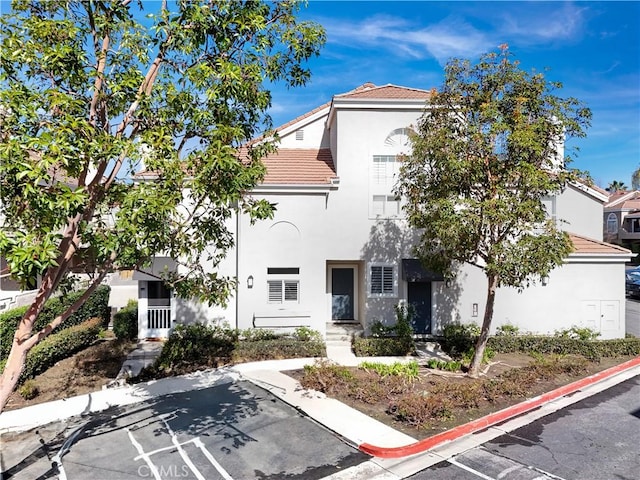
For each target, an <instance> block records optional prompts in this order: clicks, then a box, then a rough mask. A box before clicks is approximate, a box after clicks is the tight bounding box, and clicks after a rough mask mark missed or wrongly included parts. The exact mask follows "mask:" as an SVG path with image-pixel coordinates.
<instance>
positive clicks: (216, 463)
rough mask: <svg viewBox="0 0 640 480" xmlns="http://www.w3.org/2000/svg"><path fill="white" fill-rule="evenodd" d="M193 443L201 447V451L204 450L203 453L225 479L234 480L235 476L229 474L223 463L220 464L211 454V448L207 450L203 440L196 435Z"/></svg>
mask: <svg viewBox="0 0 640 480" xmlns="http://www.w3.org/2000/svg"><path fill="white" fill-rule="evenodd" d="M193 444H194V445H195V446H197V447H198V448H200V451H202V454H203V455H204V456H205V457H207V459H208V460H209V461H210V462H211V465H213V466H214V468H215V469H216V470H218V473H219V474H220V475H222V477H223V478H224V479H225V480H233V478H232V477H231V475H229V473H227V471H226V470H225V469H224V468H223V467H222V465H220V464H219V463H218V462H217V461H216V459H215V458H213V455H211V452H209V450H207V447H205V445H204V443H202V441H201V440H200V438H199V437H196V438H194V439H193Z"/></svg>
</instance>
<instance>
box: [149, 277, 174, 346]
mask: <svg viewBox="0 0 640 480" xmlns="http://www.w3.org/2000/svg"><path fill="white" fill-rule="evenodd" d="M171 317H172V315H171V290H170V289H168V288H167V287H166V285H165V284H164V282H158V281H149V282H147V315H146V318H145V319H144V320H145V323H146V325H145V327H146V328H145V331H146V337H148V338H167V337H168V336H169V333H170V332H171V326H172V318H171Z"/></svg>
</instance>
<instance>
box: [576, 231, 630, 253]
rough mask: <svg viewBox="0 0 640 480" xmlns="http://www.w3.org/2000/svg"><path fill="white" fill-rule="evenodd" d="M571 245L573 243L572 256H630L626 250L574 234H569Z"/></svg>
mask: <svg viewBox="0 0 640 480" xmlns="http://www.w3.org/2000/svg"><path fill="white" fill-rule="evenodd" d="M569 238H570V239H571V243H573V252H572V255H573V254H584V255H594V254H595V255H602V254H605V255H606V254H608V255H620V254H622V255H630V254H631V251H629V250H627V249H626V248H622V247H620V246H618V245H613V244H612V243H606V242H601V241H599V240H593V239H592V238H588V237H583V236H582V235H577V234H575V233H569Z"/></svg>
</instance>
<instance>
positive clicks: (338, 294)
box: [331, 267, 355, 321]
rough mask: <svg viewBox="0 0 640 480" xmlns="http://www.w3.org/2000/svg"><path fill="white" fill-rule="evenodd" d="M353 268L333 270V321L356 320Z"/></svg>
mask: <svg viewBox="0 0 640 480" xmlns="http://www.w3.org/2000/svg"><path fill="white" fill-rule="evenodd" d="M354 270H355V269H354V268H353V267H332V268H331V319H332V320H338V321H339V320H354V319H355V295H354V291H355V289H354V280H355V271H354Z"/></svg>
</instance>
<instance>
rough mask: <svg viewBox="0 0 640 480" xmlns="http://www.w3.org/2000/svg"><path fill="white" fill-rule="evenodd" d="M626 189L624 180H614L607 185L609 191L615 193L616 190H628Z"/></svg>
mask: <svg viewBox="0 0 640 480" xmlns="http://www.w3.org/2000/svg"><path fill="white" fill-rule="evenodd" d="M626 189H627V186H626V185H625V184H624V182H620V181H618V180H614V181H613V182H611V183H610V184H609V186H608V187H607V192H611V193H614V192H619V191H622V190H626Z"/></svg>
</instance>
